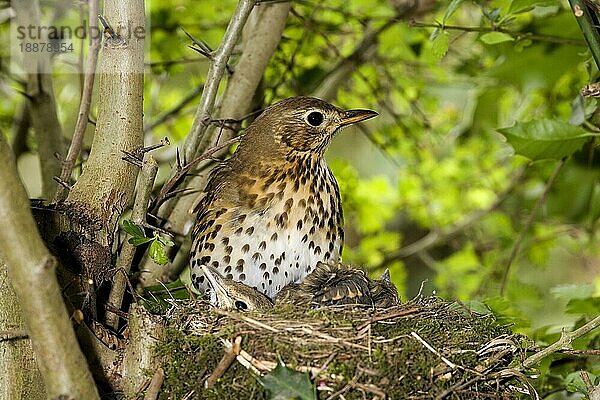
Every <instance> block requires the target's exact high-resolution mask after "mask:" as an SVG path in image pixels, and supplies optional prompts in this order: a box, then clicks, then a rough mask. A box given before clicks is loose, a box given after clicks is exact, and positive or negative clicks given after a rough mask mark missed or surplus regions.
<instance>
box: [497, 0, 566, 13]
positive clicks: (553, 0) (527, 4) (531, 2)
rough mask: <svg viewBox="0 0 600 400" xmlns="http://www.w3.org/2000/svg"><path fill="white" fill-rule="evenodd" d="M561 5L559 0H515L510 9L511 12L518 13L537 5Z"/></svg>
mask: <svg viewBox="0 0 600 400" xmlns="http://www.w3.org/2000/svg"><path fill="white" fill-rule="evenodd" d="M554 5H560V2H559V0H513V1H512V3H510V7H509V9H508V13H509V14H518V13H522V12H526V11H529V10H532V9H533V8H534V7H536V6H541V7H547V6H554Z"/></svg>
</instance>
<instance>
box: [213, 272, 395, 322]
mask: <svg viewBox="0 0 600 400" xmlns="http://www.w3.org/2000/svg"><path fill="white" fill-rule="evenodd" d="M202 269H203V272H204V274H205V276H206V277H207V278H208V281H209V285H210V286H211V289H212V292H211V293H214V296H212V299H211V303H212V305H214V306H215V307H219V308H227V309H234V310H238V311H254V310H263V311H264V310H268V309H270V308H272V307H273V305H275V306H282V305H286V304H293V305H296V306H300V307H306V306H309V307H311V308H315V307H326V306H334V305H349V304H353V305H368V306H371V307H378V308H386V307H393V306H395V305H397V304H398V291H397V289H396V286H394V284H393V283H392V281H391V280H390V275H389V271H388V270H386V271H385V272H384V273H383V275H382V276H381V278H380V279H370V278H368V277H367V276H366V274H365V272H364V271H363V270H361V269H358V268H355V267H351V266H348V265H344V264H342V263H336V264H325V263H321V262H319V263H317V266H316V268H315V269H314V270H313V271H312V272H311V273H310V274H308V275H307V276H306V277H305V278H304V280H303V281H302V282H301V283H299V284H297V283H290V284H288V285H286V286H285V287H284V288H283V289H282V290H281V291H280V292H279V293H278V294H277V295H276V296H275V299H274V304H273V302H272V301H271V300H270V299H269V298H268V297H267V296H265V295H264V294H262V293H260V292H259V291H257V290H256V289H254V288H251V287H250V286H247V285H245V284H243V283H242V282H237V281H234V280H233V279H227V278H224V277H223V276H221V275H220V274H219V273H218V272H217V271H216V270H215V269H213V268H211V267H208V266H202Z"/></svg>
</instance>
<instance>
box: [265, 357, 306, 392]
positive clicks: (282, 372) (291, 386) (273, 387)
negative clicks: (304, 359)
mask: <svg viewBox="0 0 600 400" xmlns="http://www.w3.org/2000/svg"><path fill="white" fill-rule="evenodd" d="M258 381H259V382H260V384H261V385H262V386H263V387H264V388H265V389H266V391H267V392H268V393H269V400H289V399H300V400H316V398H317V393H316V390H315V387H314V385H313V384H312V383H311V381H310V378H309V377H308V374H305V373H301V372H297V371H294V370H292V369H289V368H287V367H286V366H285V365H283V363H282V362H279V363H278V364H277V366H276V367H275V369H273V370H272V371H271V372H269V373H268V374H267V375H265V376H263V377H262V378H258Z"/></svg>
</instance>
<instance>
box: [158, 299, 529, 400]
mask: <svg viewBox="0 0 600 400" xmlns="http://www.w3.org/2000/svg"><path fill="white" fill-rule="evenodd" d="M169 314H170V315H169V321H170V322H169V325H170V327H169V328H168V329H167V332H166V335H165V339H164V341H163V342H161V343H160V344H159V345H158V347H157V348H156V353H157V355H158V356H160V357H162V359H163V368H164V370H165V374H166V379H165V382H164V384H163V391H162V394H161V398H163V399H263V398H265V399H266V398H275V397H270V395H271V396H272V395H274V393H270V395H269V393H268V392H266V391H265V389H264V388H263V387H262V386H261V383H260V379H257V376H260V375H264V374H267V373H269V371H271V370H272V369H273V368H274V367H275V366H276V365H277V363H278V362H283V363H285V365H286V367H288V368H290V369H293V370H296V371H301V372H303V373H306V374H309V377H310V382H312V383H311V384H312V385H314V386H313V389H316V397H317V398H319V399H510V398H516V397H517V396H518V394H519V393H529V392H530V391H531V390H532V389H531V387H530V386H529V384H528V383H527V381H526V379H525V378H524V376H522V375H521V374H520V373H519V372H518V371H516V370H515V369H511V367H510V365H511V363H516V362H518V361H519V360H521V358H522V357H523V355H524V350H523V349H524V347H525V345H526V343H524V340H523V338H522V337H520V336H518V335H514V334H513V333H512V332H511V331H510V329H508V328H507V327H504V326H500V325H499V324H498V323H497V322H496V321H495V319H494V317H493V315H492V314H487V315H481V314H477V313H474V312H472V311H471V310H469V309H468V308H466V307H465V306H464V305H462V304H460V303H456V302H447V301H443V300H441V299H439V298H436V297H426V298H419V299H417V300H414V301H411V302H409V303H405V304H403V305H399V306H396V307H392V308H386V309H377V310H374V309H372V308H359V307H356V306H354V307H348V306H346V307H342V308H338V307H333V308H324V309H316V310H308V311H307V310H306V309H304V310H302V309H297V308H294V307H291V306H290V307H287V308H283V309H275V310H273V311H271V312H270V313H265V314H256V313H238V312H228V311H224V310H215V309H211V308H210V307H209V306H208V305H206V304H205V303H196V304H192V302H187V303H176V305H175V307H173V308H172V309H171V311H170V313H169ZM229 364H231V365H229ZM207 382H208V384H207ZM207 385H208V386H209V387H210V388H206V386H207ZM279 398H286V397H279Z"/></svg>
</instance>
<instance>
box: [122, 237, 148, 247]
mask: <svg viewBox="0 0 600 400" xmlns="http://www.w3.org/2000/svg"><path fill="white" fill-rule="evenodd" d="M153 240H154V239H153V238H149V237H139V236H136V237H132V238H129V240H128V242H129V244H132V245H134V246H140V245H142V244H145V243H148V242H152V241H153Z"/></svg>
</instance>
